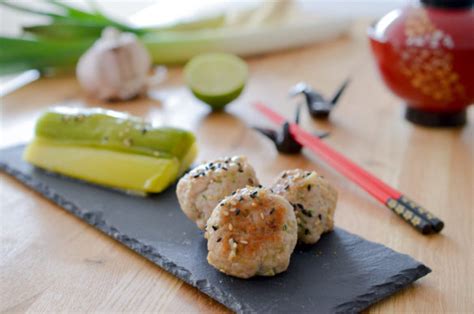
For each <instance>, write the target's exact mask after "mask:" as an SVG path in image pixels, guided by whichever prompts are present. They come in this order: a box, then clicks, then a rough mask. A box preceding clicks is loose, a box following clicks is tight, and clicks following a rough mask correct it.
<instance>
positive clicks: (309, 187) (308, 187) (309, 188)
mask: <svg viewBox="0 0 474 314" xmlns="http://www.w3.org/2000/svg"><path fill="white" fill-rule="evenodd" d="M306 188H307V189H308V192H309V191H311V184H308V186H307V187H306Z"/></svg>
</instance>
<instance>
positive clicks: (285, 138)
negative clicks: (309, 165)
mask: <svg viewBox="0 0 474 314" xmlns="http://www.w3.org/2000/svg"><path fill="white" fill-rule="evenodd" d="M300 111H301V104H300V105H298V107H297V108H296V115H295V123H296V124H299V122H300ZM254 129H255V130H256V131H258V132H260V133H262V134H263V135H265V136H266V137H268V138H269V139H270V140H271V141H272V142H273V143H274V144H275V147H276V149H277V150H278V151H279V152H280V153H284V154H299V153H300V152H301V149H302V148H303V147H302V146H301V144H300V143H298V142H297V141H296V140H295V138H294V137H293V134H291V132H290V124H289V123H288V121H287V122H285V123H284V124H283V126H282V129H281V130H280V131H275V130H272V129H267V128H260V127H254ZM328 135H329V132H320V133H318V134H316V136H318V137H319V138H325V137H327V136H328Z"/></svg>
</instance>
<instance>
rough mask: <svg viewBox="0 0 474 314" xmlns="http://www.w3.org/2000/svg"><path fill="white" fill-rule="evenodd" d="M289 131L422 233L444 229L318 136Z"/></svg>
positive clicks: (274, 116)
mask: <svg viewBox="0 0 474 314" xmlns="http://www.w3.org/2000/svg"><path fill="white" fill-rule="evenodd" d="M255 107H256V109H257V110H259V111H260V112H261V113H262V114H264V115H265V116H266V117H267V118H268V119H270V120H271V121H273V122H274V123H276V124H280V125H281V124H284V123H285V122H286V120H285V118H284V117H283V116H281V115H279V114H278V113H276V112H275V111H273V110H272V109H270V108H269V107H268V106H266V105H264V104H262V103H256V104H255ZM289 129H290V133H291V134H292V135H293V137H294V139H295V140H296V142H298V143H299V144H301V145H302V146H304V147H306V148H308V149H310V150H311V151H313V152H314V153H315V154H317V155H318V156H319V157H321V158H322V159H324V160H325V161H326V162H327V163H328V164H330V165H331V166H332V167H333V168H334V169H335V170H337V171H339V172H340V173H341V174H343V175H344V176H346V177H347V178H348V179H350V180H351V181H353V182H354V183H356V184H357V185H359V186H360V187H362V188H363V189H364V190H366V191H367V192H368V193H369V194H371V195H372V196H373V197H374V198H375V199H377V200H378V201H379V202H381V203H382V204H384V205H385V206H387V207H388V208H389V209H390V210H392V211H393V212H394V213H396V214H397V215H398V216H399V217H401V218H402V219H403V220H404V221H406V222H407V223H409V224H410V225H411V226H412V227H414V228H415V229H416V230H418V231H419V232H421V233H422V234H432V233H438V232H440V231H441V230H442V229H443V227H444V223H443V222H442V221H441V220H440V219H438V218H437V217H436V216H434V215H433V214H432V213H430V212H429V211H427V210H426V209H425V208H423V207H422V206H420V205H418V204H417V203H416V202H414V201H412V200H411V199H409V198H408V197H406V196H405V195H403V194H402V193H401V192H399V191H397V190H396V189H394V188H392V187H390V186H389V185H387V184H386V183H384V182H383V181H381V180H380V179H378V178H377V177H375V176H373V175H372V174H370V173H369V172H367V171H366V170H364V169H363V168H361V167H359V166H358V165H356V164H355V163H353V162H352V161H350V160H349V159H347V158H346V157H344V156H343V155H341V154H340V153H338V152H337V151H335V150H334V149H332V148H331V147H329V146H328V145H326V144H325V143H324V142H323V141H321V140H320V139H319V138H318V137H316V136H313V135H312V134H311V133H309V132H307V131H305V130H303V129H302V128H301V127H300V126H299V125H298V124H296V123H290V124H289Z"/></svg>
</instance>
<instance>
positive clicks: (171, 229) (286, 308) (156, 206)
mask: <svg viewBox="0 0 474 314" xmlns="http://www.w3.org/2000/svg"><path fill="white" fill-rule="evenodd" d="M23 149H24V146H16V147H11V148H7V149H4V150H1V151H0V169H1V170H2V171H4V172H6V173H8V174H10V175H11V176H13V177H15V178H16V179H18V180H19V181H21V182H22V183H23V184H25V185H27V186H28V187H30V188H32V189H33V190H35V191H37V192H38V193H40V194H41V195H43V196H44V197H46V198H48V199H50V200H51V201H53V202H54V203H56V204H58V205H59V206H61V207H62V208H64V209H65V210H67V211H69V212H71V213H72V214H74V215H76V216H78V217H79V218H81V219H83V220H84V221H86V222H87V223H89V224H91V225H93V226H94V227H96V228H97V229H99V230H101V231H102V232H104V233H106V234H108V235H109V236H111V237H112V238H114V239H116V240H118V241H120V242H121V243H123V244H124V245H126V246H128V247H129V248H131V249H132V250H134V251H135V252H137V253H138V254H141V255H143V256H144V257H145V258H147V259H149V260H150V261H152V262H153V263H155V264H156V265H158V266H160V267H161V268H163V269H165V270H166V271H168V272H170V273H171V274H173V275H175V276H176V277H178V278H180V279H182V280H184V281H185V282H187V283H188V284H190V285H192V286H194V287H196V288H197V289H199V290H200V291H202V292H203V293H205V294H207V295H209V296H210V297H211V298H213V299H215V300H217V301H218V302H220V303H222V304H224V305H225V306H227V307H228V308H230V309H232V310H234V311H236V312H241V313H270V312H271V313H297V312H312V313H333V312H358V311H361V310H363V309H365V308H367V307H368V306H370V305H371V304H373V303H375V302H377V301H379V300H381V299H383V298H385V297H388V296H390V295H391V294H393V293H395V292H396V291H398V290H400V289H402V288H403V287H405V286H407V285H409V284H410V283H412V282H414V281H415V280H417V279H418V278H420V277H423V276H425V275H426V274H428V273H429V272H430V271H431V270H430V269H429V268H428V267H426V266H425V265H423V264H421V263H419V262H417V261H416V260H414V259H413V258H411V257H410V256H408V255H404V254H399V253H397V252H395V251H393V250H391V249H389V248H387V247H385V246H383V245H380V244H376V243H373V242H369V241H366V240H364V239H362V238H360V237H358V236H356V235H353V234H351V233H348V232H346V231H344V230H342V229H339V228H336V229H335V231H333V232H331V233H328V234H326V235H324V236H323V237H322V239H321V240H320V241H319V242H318V243H317V244H316V245H314V246H311V247H304V248H300V247H297V249H296V250H295V252H294V254H293V256H292V259H291V265H290V267H289V269H288V271H287V272H285V273H283V274H280V275H277V276H275V277H267V278H264V277H259V278H253V279H250V280H242V279H237V278H232V277H229V276H226V275H224V274H221V273H220V272H218V271H217V270H215V269H214V268H212V267H211V266H210V265H209V264H208V263H207V261H206V254H207V249H206V240H205V239H204V238H203V236H202V233H201V232H200V231H199V230H198V229H197V228H196V227H195V225H194V223H192V222H191V221H189V220H188V219H187V218H186V217H185V216H184V214H183V213H182V212H181V210H180V209H179V205H178V203H177V199H176V196H175V190H174V187H171V188H169V189H168V190H167V191H165V192H164V193H162V194H160V195H155V196H152V197H146V198H145V197H140V196H131V195H126V194H123V193H121V192H118V191H114V190H109V189H106V188H102V187H99V186H94V185H90V184H87V183H84V182H80V181H77V180H73V179H69V178H65V177H62V176H58V175H54V174H51V173H47V172H45V171H42V170H40V169H37V168H34V167H32V166H30V165H29V164H27V163H26V162H24V161H23V160H22V159H21V154H22V151H23Z"/></svg>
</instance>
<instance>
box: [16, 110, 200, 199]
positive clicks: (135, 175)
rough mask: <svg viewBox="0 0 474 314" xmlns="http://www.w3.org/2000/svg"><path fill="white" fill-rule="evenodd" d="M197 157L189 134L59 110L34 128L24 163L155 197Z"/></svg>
mask: <svg viewBox="0 0 474 314" xmlns="http://www.w3.org/2000/svg"><path fill="white" fill-rule="evenodd" d="M196 153H197V148H196V143H195V138H194V135H193V134H192V133H191V132H189V131H185V130H182V129H177V128H170V127H160V128H157V127H153V126H152V125H151V124H150V123H147V122H145V121H144V120H142V119H140V118H138V117H134V116H130V115H127V114H123V113H120V112H115V111H110V110H103V109H74V108H66V107H59V108H54V109H52V110H49V111H47V112H45V113H44V114H43V115H42V116H41V117H40V118H39V120H38V122H37V124H36V131H35V139H34V140H33V142H32V143H30V145H28V147H27V148H26V150H25V153H24V158H25V160H26V161H28V162H30V163H32V164H33V165H36V166H38V167H41V168H44V169H47V170H50V171H53V172H58V173H61V174H64V175H68V176H71V177H74V178H78V179H82V180H86V181H90V182H93V183H98V184H102V185H106V186H110V187H114V188H119V189H124V190H130V191H135V192H140V193H156V192H161V191H162V190H164V189H165V188H166V187H167V186H169V185H170V184H171V183H173V182H174V181H175V180H176V179H177V177H178V176H179V175H180V174H181V173H182V172H183V171H184V170H186V169H187V168H188V167H189V165H190V164H191V163H192V161H193V160H194V158H195V156H196Z"/></svg>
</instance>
